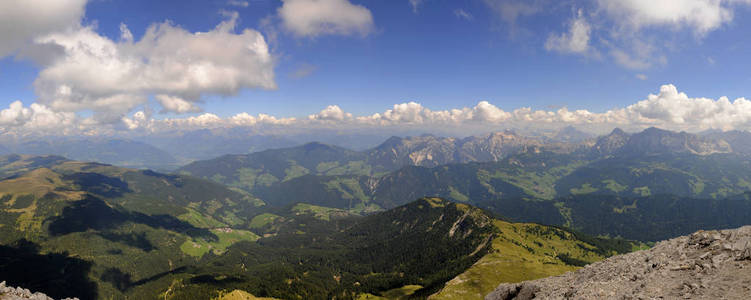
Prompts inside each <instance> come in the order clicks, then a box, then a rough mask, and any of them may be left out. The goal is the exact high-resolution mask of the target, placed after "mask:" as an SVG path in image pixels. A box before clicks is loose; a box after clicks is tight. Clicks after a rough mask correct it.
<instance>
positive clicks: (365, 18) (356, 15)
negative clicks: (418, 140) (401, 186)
mask: <svg viewBox="0 0 751 300" xmlns="http://www.w3.org/2000/svg"><path fill="white" fill-rule="evenodd" d="M87 2H88V1H87V0H57V1H47V0H8V1H4V2H2V3H0V40H2V41H4V42H3V43H2V44H1V45H0V58H2V57H8V56H13V57H16V58H18V59H26V60H31V61H33V62H35V63H36V64H37V65H38V66H39V68H40V71H39V74H38V76H37V78H36V79H35V80H34V83H33V86H34V91H35V94H36V96H37V98H36V100H35V101H34V102H33V103H31V104H29V105H28V106H24V104H23V103H22V102H21V101H15V102H12V103H11V104H10V105H9V106H8V107H7V108H5V109H2V110H0V129H1V132H2V133H3V134H14V135H27V134H51V135H78V134H87V135H98V134H118V133H122V132H131V133H132V132H141V133H153V132H161V131H170V130H190V129H200V128H227V127H241V126H246V127H247V126H280V127H285V128H307V127H331V128H335V127H342V126H351V127H353V128H383V127H389V126H409V127H413V128H420V127H424V128H426V129H429V128H433V127H435V126H450V127H454V128H461V126H499V127H501V126H505V127H510V128H513V127H519V126H534V125H536V124H540V125H546V126H549V125H551V124H552V125H560V126H565V125H588V126H593V125H607V126H626V127H629V126H630V127H645V126H659V127H663V128H668V129H679V130H688V131H700V130H706V129H721V130H731V129H741V130H748V129H751V102H750V101H749V100H747V99H745V98H738V99H735V100H733V101H731V100H730V99H728V98H726V97H721V98H719V99H708V98H692V97H689V96H688V95H686V94H684V93H681V92H679V91H678V89H677V88H676V87H675V86H673V85H671V84H666V85H663V86H661V87H660V90H659V93H657V94H650V95H649V96H648V97H647V98H646V99H644V100H641V101H638V102H636V103H634V104H632V105H628V106H625V107H623V108H619V109H613V110H609V111H606V112H592V111H588V110H583V109H577V110H569V109H567V108H561V109H558V110H533V109H531V108H511V109H509V108H502V107H499V106H497V105H494V104H492V103H491V102H489V101H480V102H478V103H477V104H476V105H475V106H473V107H457V108H454V109H448V110H432V109H430V108H429V107H426V106H423V105H422V104H420V103H417V102H405V103H401V104H395V105H394V106H393V107H392V108H390V109H387V110H385V111H383V112H378V113H373V114H371V115H361V116H355V115H353V114H352V113H349V112H346V111H344V110H343V109H342V108H341V107H339V106H338V105H330V106H328V107H326V108H324V109H323V110H321V111H320V112H318V113H314V114H311V115H309V116H302V117H301V116H271V115H267V114H259V115H251V114H248V113H244V112H242V113H237V114H234V115H232V116H229V117H220V116H218V115H216V114H214V113H211V112H204V113H201V112H202V111H203V109H202V108H201V105H200V104H201V103H203V102H204V101H207V98H208V96H221V97H231V96H234V95H237V93H238V92H240V91H241V90H245V89H259V90H272V91H273V90H275V89H277V88H278V86H277V82H276V79H275V68H276V64H277V60H278V59H279V55H280V54H279V53H275V52H274V51H273V50H272V47H271V46H270V44H271V43H272V42H271V41H273V36H269V35H270V33H266V36H264V33H262V32H261V31H259V30H260V29H259V30H256V29H252V28H242V29H241V28H238V27H239V26H238V17H239V15H238V13H237V12H234V11H230V10H227V11H223V12H222V13H223V14H224V21H222V22H221V23H219V24H217V25H216V27H215V28H213V29H212V30H210V31H207V32H190V31H187V30H185V29H183V28H181V27H180V26H179V25H176V24H173V23H171V22H169V21H166V22H162V23H156V24H152V25H151V26H149V27H148V28H147V29H146V31H145V33H144V34H143V35H142V36H141V37H140V38H136V37H134V35H133V33H132V32H131V31H130V30H129V28H128V26H127V24H121V26H120V36H119V38H118V39H111V38H108V37H106V36H104V35H103V34H100V33H98V32H97V28H96V25H91V24H88V25H87V24H84V23H83V19H84V15H85V9H86V4H87ZM484 3H485V4H486V5H487V7H488V8H489V9H490V10H491V11H493V12H494V13H496V14H497V15H498V17H499V19H501V20H502V21H504V22H507V23H512V24H513V23H515V22H517V21H518V20H520V19H523V18H528V17H533V16H535V15H537V14H540V13H541V12H542V11H543V8H544V7H545V6H547V5H550V4H551V1H550V0H534V1H522V0H484ZM52 4H54V5H52ZM408 4H409V5H408V6H409V7H411V8H412V10H413V12H414V13H415V14H417V13H419V9H420V8H421V7H423V6H426V5H430V2H429V1H413V0H410V1H409V2H408ZM749 4H751V0H675V1H647V0H587V1H575V2H574V5H573V7H572V8H575V9H574V11H575V13H574V14H573V16H572V18H571V19H570V20H568V21H567V22H566V23H565V24H562V27H563V28H564V29H563V30H562V31H557V32H550V33H548V37H547V39H546V40H545V42H544V45H540V47H541V48H544V49H545V50H546V51H549V52H556V53H561V54H563V55H580V56H584V57H588V58H592V59H597V60H604V61H605V60H608V61H610V60H612V61H613V62H615V63H616V64H618V65H621V66H623V67H625V68H628V69H636V70H643V69H647V68H650V67H652V66H654V65H660V64H665V62H666V60H667V58H666V55H665V54H664V53H665V52H666V51H667V50H666V49H665V48H666V47H667V46H665V45H664V44H660V43H657V42H655V38H654V37H651V36H650V32H651V31H652V30H654V29H655V28H662V29H666V30H669V31H673V32H676V33H677V32H689V33H690V34H691V35H692V36H693V37H694V38H695V39H697V40H701V39H704V38H705V37H706V36H707V35H709V34H711V33H712V32H713V31H715V30H717V29H719V28H721V27H722V26H725V25H727V24H729V23H730V22H732V20H733V17H734V15H733V12H734V9H735V8H737V7H739V6H746V5H749ZM227 5H228V6H229V7H238V8H242V7H248V5H249V4H248V2H247V1H229V2H228V3H227ZM455 12H456V17H459V18H462V19H464V20H470V21H471V20H472V19H473V17H472V15H471V14H469V13H467V12H466V11H464V10H461V9H457V10H455ZM267 22H270V25H269V26H271V27H273V28H275V29H278V31H279V32H282V34H289V35H291V36H294V37H296V38H299V39H314V38H316V37H320V36H325V35H337V36H345V37H347V36H349V37H353V38H367V37H368V36H369V35H371V34H373V33H375V32H377V29H376V28H377V27H376V20H375V19H374V17H373V14H372V12H371V11H370V10H369V9H368V8H367V7H366V6H364V5H358V4H354V3H352V2H351V1H350V0H315V1H313V0H283V1H282V4H281V6H280V7H278V8H277V10H276V12H275V13H274V14H273V15H272V16H270V17H269V19H268V20H267ZM271 32H276V30H274V31H271ZM311 72H312V71H311ZM305 76H310V74H307V75H305ZM637 78H640V79H641V78H643V79H642V80H644V79H646V75H643V74H638V75H637ZM149 99H153V100H154V101H155V102H156V103H158V104H159V105H160V106H161V110H160V113H163V114H167V113H170V114H175V115H181V114H197V115H193V116H189V117H180V116H174V117H166V118H157V117H154V115H153V112H152V111H151V110H150V109H144V105H145V104H147V103H148V102H149ZM84 112H85V113H84ZM198 113H201V114H198Z"/></svg>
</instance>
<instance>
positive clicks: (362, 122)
mask: <svg viewBox="0 0 751 300" xmlns="http://www.w3.org/2000/svg"><path fill="white" fill-rule="evenodd" d="M120 121H121V122H120V123H118V124H101V123H99V122H97V121H96V120H93V119H91V118H86V119H84V118H81V117H79V116H76V114H75V113H72V112H59V111H55V110H54V109H52V108H50V107H47V106H45V105H42V104H38V103H32V104H31V105H30V106H28V107H24V106H23V104H22V103H21V102H19V101H16V102H13V103H11V104H10V105H9V107H8V108H6V109H3V110H0V129H2V131H1V132H2V133H3V134H8V133H16V134H29V133H36V134H46V135H64V134H67V135H74V134H79V135H80V134H90V135H96V134H127V133H129V132H141V131H142V132H147V133H154V132H163V131H174V130H183V131H184V130H195V129H207V128H208V129H212V128H233V127H257V128H258V130H263V129H261V128H267V127H268V126H276V127H278V128H281V129H282V130H292V131H298V132H299V131H300V130H307V129H312V128H337V129H340V130H346V129H378V128H400V127H403V128H411V129H414V130H423V131H425V132H433V131H434V130H436V129H438V128H451V129H452V130H455V131H457V132H459V131H462V130H469V128H475V129H476V128H485V129H484V130H487V128H543V127H545V128H549V127H550V126H553V127H556V126H557V127H562V126H566V125H579V126H589V127H597V128H613V127H616V126H618V127H624V128H631V129H638V128H644V127H647V126H658V127H661V128H666V129H671V130H686V131H693V132H697V131H702V130H707V129H721V130H732V129H738V130H751V101H750V100H748V99H745V98H738V99H736V100H734V101H730V100H729V99H728V98H727V97H720V98H718V99H709V98H691V97H689V96H688V95H686V94H685V93H680V92H679V91H678V89H677V88H676V87H675V86H673V85H670V84H668V85H663V86H661V87H660V91H659V93H657V94H650V95H648V96H647V97H646V99H644V100H641V101H638V102H636V103H634V104H632V105H628V106H626V107H623V108H619V109H613V110H608V111H605V112H591V111H588V110H584V109H574V110H570V109H568V108H566V107H564V108H560V109H557V110H534V109H532V108H530V107H522V108H517V109H514V110H509V111H506V110H503V109H501V108H500V107H498V106H496V105H493V104H492V103H490V102H488V101H480V102H478V103H477V104H476V105H475V106H472V107H461V108H454V109H446V110H431V109H429V108H427V107H425V106H423V105H422V104H420V103H417V102H406V103H400V104H395V105H393V107H391V108H390V109H387V110H385V111H383V112H381V113H374V114H371V115H365V116H354V115H353V114H352V113H349V112H346V111H344V110H343V109H342V108H341V107H339V106H337V105H330V106H327V107H326V108H324V109H323V110H321V111H320V112H318V113H315V114H311V115H309V116H307V117H306V118H294V117H277V116H271V115H267V114H258V115H251V114H248V113H244V112H243V113H238V114H235V115H233V116H229V117H220V116H218V115H215V114H212V113H203V114H201V115H198V116H191V117H184V118H166V119H155V118H153V117H152V116H151V114H150V113H149V112H148V111H138V112H136V113H133V114H132V115H131V116H124V117H121V118H120Z"/></svg>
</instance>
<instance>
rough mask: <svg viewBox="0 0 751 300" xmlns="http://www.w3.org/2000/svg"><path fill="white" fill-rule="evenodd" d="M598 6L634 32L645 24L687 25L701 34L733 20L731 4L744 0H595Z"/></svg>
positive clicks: (680, 26) (684, 26) (744, 1)
mask: <svg viewBox="0 0 751 300" xmlns="http://www.w3.org/2000/svg"><path fill="white" fill-rule="evenodd" d="M597 2H598V4H599V7H600V9H602V10H603V11H605V12H606V13H607V14H609V15H610V16H611V17H612V19H613V20H614V21H615V22H617V23H618V24H619V25H620V26H623V27H628V29H630V30H634V31H638V30H640V29H641V28H643V27H648V26H669V27H672V28H674V29H682V28H688V29H690V30H691V31H693V32H694V33H695V34H696V35H697V36H704V35H705V34H707V33H708V32H710V31H714V30H716V29H718V28H720V27H721V26H722V25H724V24H726V23H729V22H730V21H732V19H733V10H732V6H733V5H734V4H740V3H749V2H751V1H747V0H672V1H649V0H597Z"/></svg>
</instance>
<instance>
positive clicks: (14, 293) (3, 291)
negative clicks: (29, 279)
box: [0, 281, 78, 300]
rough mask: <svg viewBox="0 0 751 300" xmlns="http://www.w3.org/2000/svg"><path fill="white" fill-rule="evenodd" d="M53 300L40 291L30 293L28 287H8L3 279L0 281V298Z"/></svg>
mask: <svg viewBox="0 0 751 300" xmlns="http://www.w3.org/2000/svg"><path fill="white" fill-rule="evenodd" d="M28 299H31V300H54V299H52V298H50V297H48V296H47V295H45V294H42V293H32V292H31V291H29V290H28V289H24V288H20V287H10V286H6V285H5V281H3V282H0V300H28ZM63 300H78V298H65V299H63Z"/></svg>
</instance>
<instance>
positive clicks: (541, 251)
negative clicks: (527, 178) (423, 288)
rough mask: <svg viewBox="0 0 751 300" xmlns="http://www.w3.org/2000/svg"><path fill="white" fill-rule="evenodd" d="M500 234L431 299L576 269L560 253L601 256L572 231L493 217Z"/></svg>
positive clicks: (475, 295) (481, 292)
mask: <svg viewBox="0 0 751 300" xmlns="http://www.w3.org/2000/svg"><path fill="white" fill-rule="evenodd" d="M494 225H495V226H496V228H498V229H499V230H500V231H501V234H500V235H499V236H497V237H496V238H495V239H493V243H492V247H493V251H492V252H490V253H488V254H487V255H485V256H484V257H483V258H482V259H480V260H479V261H478V262H476V263H475V264H474V265H473V266H472V267H470V268H469V269H468V270H466V271H465V272H464V273H462V274H461V275H459V276H457V277H456V278H454V279H452V280H451V281H449V282H448V283H446V286H445V287H444V288H443V289H442V290H441V291H440V292H439V293H437V294H435V295H433V296H431V299H483V297H484V296H485V295H486V294H488V293H489V292H491V291H492V290H493V289H494V288H495V287H496V286H498V284H500V283H502V282H520V281H524V280H530V279H537V278H542V277H547V276H553V275H558V274H562V273H565V272H568V271H573V270H576V269H577V268H578V267H577V266H574V265H570V264H567V263H566V262H564V261H562V260H561V259H560V258H559V255H560V254H566V255H568V256H569V257H571V258H573V259H576V260H580V261H582V262H587V263H591V262H594V261H598V260H601V259H603V258H604V257H603V256H602V255H601V254H598V253H596V252H595V247H594V246H592V245H589V244H587V243H584V242H582V241H579V240H577V239H576V238H575V237H574V235H573V234H571V233H569V232H566V231H563V230H560V229H555V228H551V227H547V226H542V225H537V224H529V223H508V222H504V221H498V220H496V221H495V222H494Z"/></svg>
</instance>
